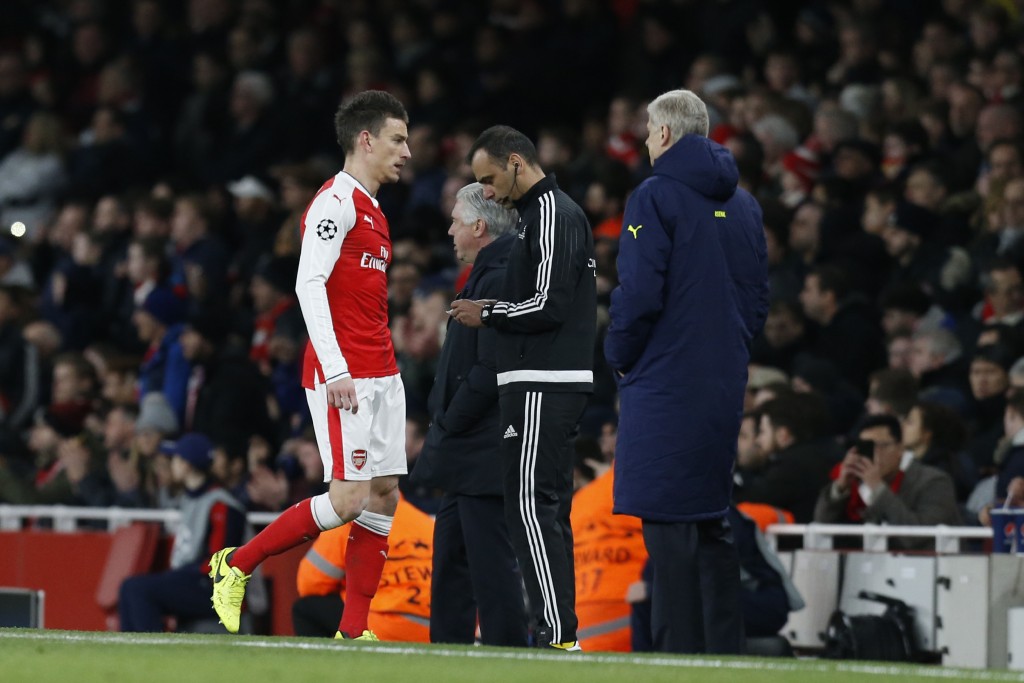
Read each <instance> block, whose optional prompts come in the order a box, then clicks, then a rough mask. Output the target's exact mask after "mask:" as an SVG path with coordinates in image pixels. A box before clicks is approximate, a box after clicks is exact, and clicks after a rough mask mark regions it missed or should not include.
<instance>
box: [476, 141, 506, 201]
mask: <svg viewBox="0 0 1024 683" xmlns="http://www.w3.org/2000/svg"><path fill="white" fill-rule="evenodd" d="M470 167H471V168H472V169H473V176H474V177H475V178H476V181H477V182H478V183H480V184H481V185H483V186H484V197H486V198H487V199H490V200H492V201H495V202H498V203H499V204H501V205H502V206H504V207H506V208H513V207H512V200H514V199H518V197H517V196H515V195H514V194H513V193H514V192H515V191H516V179H517V176H518V174H517V172H516V170H515V167H514V166H513V165H512V164H510V163H508V162H507V161H506V162H505V163H504V164H502V163H499V162H497V161H495V160H494V159H493V158H492V157H491V156H490V155H489V154H488V153H487V152H486V151H485V150H482V149H478V150H477V151H476V152H474V153H473V159H472V161H471V162H470Z"/></svg>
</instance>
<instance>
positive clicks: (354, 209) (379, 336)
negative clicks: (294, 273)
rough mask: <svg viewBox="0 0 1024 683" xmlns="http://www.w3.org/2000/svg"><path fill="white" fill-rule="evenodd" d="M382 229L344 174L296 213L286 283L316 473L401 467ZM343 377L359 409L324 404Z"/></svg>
mask: <svg viewBox="0 0 1024 683" xmlns="http://www.w3.org/2000/svg"><path fill="white" fill-rule="evenodd" d="M390 263H391V236H390V232H389V229H388V222H387V219H386V218H385V217H384V213H383V212H382V211H381V210H380V205H379V204H378V203H377V200H376V199H374V198H373V197H372V196H370V194H369V192H367V191H366V189H365V188H364V187H363V186H362V185H361V184H360V183H359V181H357V180H356V179H355V178H353V177H352V176H351V175H349V174H348V173H345V172H344V171H342V172H340V173H338V175H336V176H334V177H333V178H331V179H330V180H328V181H327V182H326V183H324V185H323V187H321V188H320V191H319V192H318V193H317V195H316V196H315V197H314V198H313V201H312V202H310V205H309V207H308V208H307V209H306V213H305V214H304V215H303V217H302V250H301V252H300V255H299V272H298V277H297V279H296V286H295V292H296V294H297V295H298V299H299V305H300V306H301V307H302V317H303V318H304V319H305V321H306V328H307V330H308V331H309V343H308V344H307V346H306V354H305V359H304V361H303V368H302V386H303V387H305V389H306V399H307V401H308V402H309V409H310V413H311V414H312V417H313V427H314V429H315V430H316V440H317V445H318V446H319V449H320V458H321V459H322V460H323V463H324V481H330V480H331V479H332V478H333V479H344V480H350V481H365V480H368V479H372V478H374V477H383V476H388V475H400V474H405V473H406V461H405V388H404V386H403V385H402V379H401V377H400V375H399V374H398V365H397V364H396V363H395V349H394V347H393V346H392V344H391V331H390V330H389V329H388V278H387V272H386V271H387V267H388V265H389V264H390ZM349 376H350V377H352V380H353V382H354V383H355V387H356V396H357V398H358V401H359V412H358V413H355V414H353V413H350V412H348V411H341V410H340V409H338V408H334V407H331V406H329V405H328V404H327V384H329V383H331V382H334V381H336V380H338V379H342V378H344V377H349Z"/></svg>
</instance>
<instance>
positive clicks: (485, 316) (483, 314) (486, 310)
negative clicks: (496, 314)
mask: <svg viewBox="0 0 1024 683" xmlns="http://www.w3.org/2000/svg"><path fill="white" fill-rule="evenodd" d="M491 308H492V306H484V307H482V308H481V309H480V322H482V323H483V324H484V325H490V324H491Z"/></svg>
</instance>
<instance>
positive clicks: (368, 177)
mask: <svg viewBox="0 0 1024 683" xmlns="http://www.w3.org/2000/svg"><path fill="white" fill-rule="evenodd" d="M408 121H409V117H408V114H407V113H406V111H405V108H404V107H403V106H402V104H401V103H400V102H399V101H398V100H397V99H395V98H394V97H393V96H391V95H389V94H388V93H385V92H381V91H373V90H372V91H366V92H362V93H360V94H358V95H356V96H355V97H353V98H352V99H351V100H349V101H347V102H345V103H343V104H342V106H341V108H340V109H339V110H338V114H337V117H336V119H335V127H336V129H337V133H338V143H339V144H340V145H341V147H342V149H344V151H345V166H344V168H343V169H342V171H341V172H340V173H338V175H336V176H334V177H333V178H331V179H330V180H328V181H327V182H326V183H324V185H323V187H321V188H320V191H319V192H318V193H317V195H316V196H315V197H314V198H313V201H312V202H311V203H310V205H309V207H308V208H307V209H306V213H305V214H304V215H303V217H302V249H301V252H300V256H299V272H298V277H297V282H296V285H295V291H296V294H297V295H298V299H299V304H300V306H301V308H302V316H303V318H304V319H305V321H306V327H307V329H308V330H309V342H310V343H309V345H308V346H307V347H306V356H305V362H304V364H303V371H302V384H303V386H304V387H305V388H306V398H307V399H308V401H309V407H310V412H311V413H312V416H313V425H314V427H315V430H316V439H317V445H318V446H319V448H320V457H321V458H322V459H323V461H324V481H330V482H331V483H330V488H329V490H328V492H327V493H324V494H322V495H319V496H314V497H312V498H307V499H306V500H304V501H302V502H300V503H297V504H296V505H294V506H292V507H291V508H289V509H288V510H285V511H284V512H283V513H282V514H281V516H280V517H278V518H277V519H276V520H275V521H274V522H273V523H272V524H271V525H270V526H268V527H267V528H265V529H264V530H263V531H261V532H260V533H259V534H258V535H257V536H256V537H255V538H253V539H252V540H251V541H249V542H248V543H246V544H245V545H243V546H241V547H239V548H224V549H223V550H220V551H218V552H217V553H215V554H214V555H213V558H212V559H211V560H210V566H211V570H210V576H211V578H213V581H214V583H213V606H214V609H215V610H216V611H217V614H218V616H219V617H220V619H221V622H222V623H223V624H224V626H225V628H227V630H228V631H230V632H232V633H236V632H237V631H238V620H239V616H240V612H241V607H242V599H243V597H244V595H245V585H246V583H247V582H248V580H249V577H250V575H251V574H252V572H253V571H254V570H255V569H256V567H257V566H258V565H259V564H260V563H261V562H262V561H263V560H265V559H266V558H267V557H269V556H270V555H276V554H278V553H282V552H284V551H285V550H288V549H289V548H292V547H294V546H296V545H298V544H300V543H302V542H304V541H308V540H311V539H313V538H316V537H317V536H319V535H320V532H322V531H327V530H328V529H334V528H335V527H339V526H341V525H342V524H345V523H347V522H350V521H354V522H355V523H354V524H353V525H352V532H351V536H350V537H349V542H348V549H347V551H346V555H345V566H346V568H347V572H348V586H349V589H348V595H347V599H346V601H345V611H344V613H343V614H342V617H341V623H340V624H339V626H338V635H337V637H339V638H356V639H363V640H377V637H376V636H375V635H374V634H373V633H372V632H371V631H369V630H368V629H367V624H366V619H367V613H368V612H369V608H370V600H371V599H372V598H373V595H374V593H376V590H377V584H378V583H379V582H380V576H381V571H382V569H383V567H384V561H385V560H386V559H387V552H388V534H389V533H390V531H391V522H392V519H393V518H394V514H395V508H396V506H397V505H398V477H399V476H400V475H402V474H405V472H406V462H405V388H404V387H403V385H402V380H401V377H400V376H399V374H398V366H397V364H396V363H395V351H394V348H393V347H392V345H391V334H390V332H389V330H388V300H387V293H388V287H387V285H388V283H387V274H386V270H387V267H388V265H389V264H390V263H391V237H390V234H389V231H388V222H387V219H386V218H385V217H384V214H383V213H382V212H381V209H380V205H379V204H378V202H377V200H376V199H375V196H376V194H377V190H378V189H379V188H380V186H381V185H382V184H384V183H394V182H397V181H398V178H399V174H400V173H401V171H402V166H404V165H405V162H406V161H408V160H409V157H410V152H409V145H408V142H407V141H408V137H409V134H408Z"/></svg>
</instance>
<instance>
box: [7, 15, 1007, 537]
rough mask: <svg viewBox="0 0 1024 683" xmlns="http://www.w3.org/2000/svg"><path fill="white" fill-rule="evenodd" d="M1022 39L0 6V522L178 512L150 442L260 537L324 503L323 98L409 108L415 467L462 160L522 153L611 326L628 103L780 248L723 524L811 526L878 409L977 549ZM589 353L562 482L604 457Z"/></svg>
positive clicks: (335, 163)
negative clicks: (783, 516)
mask: <svg viewBox="0 0 1024 683" xmlns="http://www.w3.org/2000/svg"><path fill="white" fill-rule="evenodd" d="M1021 19H1022V18H1021V16H1020V13H1019V8H1018V5H1017V4H1016V3H1013V2H1009V1H1008V0H1007V1H1000V0H992V1H988V2H983V1H968V0H942V1H941V2H934V3H932V2H923V1H914V0H895V1H885V0H845V1H843V0H833V1H827V0H821V1H813V2H812V1H808V2H798V1H791V2H775V1H773V2H768V1H767V0H716V1H714V2H694V1H690V0H677V1H675V2H667V1H666V2H653V1H642V0H614V1H610V0H609V1H603V0H562V2H558V3H549V2H540V1H539V0H490V1H488V2H470V1H468V0H467V1H462V2H460V1H458V0H377V1H376V2H366V1H362V0H345V1H338V0H289V1H287V2H272V1H271V0H190V1H189V2H185V3H178V2H162V1H161V0H64V1H58V0H52V1H48V2H47V1H38V2H36V1H33V2H30V1H28V0H23V1H15V2H12V3H5V7H4V21H3V22H2V25H0V228H2V233H3V234H2V235H0V502H19V503H32V502H60V503H69V504H79V505H126V506H137V505H142V506H159V505H169V504H171V502H170V501H171V496H170V489H169V473H168V471H167V463H166V462H165V461H164V460H163V459H162V457H161V455H160V449H159V444H160V441H161V440H162V439H165V438H168V437H173V436H176V435H178V434H181V433H187V432H201V433H204V434H206V435H207V436H209V437H210V438H211V440H212V441H213V443H214V444H215V445H216V446H217V454H218V455H217V458H216V459H215V462H214V469H215V472H216V473H217V476H218V477H220V478H221V479H222V480H223V481H224V483H225V484H226V485H227V486H229V487H230V488H231V489H232V490H234V491H235V492H236V493H238V495H239V496H240V497H241V498H242V499H243V500H244V502H246V504H247V505H249V506H250V508H252V509H265V510H278V509H281V508H282V507H283V506H286V505H288V503H289V502H290V501H293V500H297V499H299V498H303V497H306V496H307V495H308V494H309V493H310V492H311V491H315V490H317V489H318V487H319V486H321V484H320V478H321V472H320V469H319V468H320V464H319V459H318V458H317V457H316V456H317V453H316V445H315V439H313V438H312V435H311V433H310V430H309V420H308V414H307V408H306V405H305V397H304V395H303V393H302V390H301V389H300V387H299V383H298V371H299V367H300V365H301V354H302V349H303V346H304V344H305V329H304V326H303V323H302V320H301V316H300V315H299V313H298V310H297V307H296V303H295V299H294V295H293V291H292V290H293V288H294V277H295V269H296V264H297V251H298V244H299V224H300V219H301V215H302V212H303V211H304V209H305V206H306V204H307V203H308V201H309V200H310V199H311V197H312V196H313V195H314V194H315V192H316V190H317V189H318V187H319V186H320V184H321V183H322V182H323V181H324V180H326V179H327V178H329V177H330V176H332V175H334V174H335V173H336V172H337V171H338V169H339V168H340V167H341V161H342V159H341V156H340V150H339V149H338V147H337V144H336V142H335V140H334V139H333V113H334V111H335V110H336V108H337V105H338V103H339V101H341V100H342V99H343V98H344V97H346V96H347V95H350V94H352V93H355V92H359V91H361V90H364V89H367V88H380V89H386V90H389V91H391V92H392V93H394V94H395V95H396V96H398V97H399V99H400V100H402V101H403V102H404V103H405V105H406V106H407V108H408V109H409V112H410V125H409V134H410V138H409V145H410V148H411V151H412V158H411V161H410V163H409V164H408V165H407V166H406V167H405V169H404V171H403V177H402V181H401V182H400V183H398V184H395V185H393V186H386V187H384V188H382V190H381V192H380V195H379V199H380V201H381V203H382V205H383V208H384V211H385V213H386V215H387V216H388V218H389V222H390V225H391V229H392V238H393V242H394V249H393V257H394V258H393V263H392V265H391V267H390V269H389V273H388V276H389V281H390V314H391V325H392V331H393V337H394V341H395V348H396V352H397V353H398V357H399V365H400V368H401V371H402V375H403V379H404V381H405V386H406V391H407V396H408V402H409V420H408V430H407V431H408V434H409V438H408V446H407V450H408V453H409V457H410V459H413V458H414V457H415V455H416V452H417V451H418V448H419V446H418V444H420V443H422V438H423V434H424V432H425V429H426V424H427V418H426V415H425V412H426V411H425V400H426V396H427V393H428V392H429V389H430V386H431V383H432V380H433V376H434V370H435V363H436V359H437V356H438V352H439V350H440V347H441V343H442V341H443V335H444V331H445V324H446V322H447V316H446V315H445V309H446V308H447V305H448V303H449V302H450V301H451V299H452V297H453V296H454V295H455V294H456V293H457V292H458V291H459V290H460V288H461V285H462V283H463V282H464V279H465V276H466V273H465V272H463V271H460V268H459V266H458V264H457V262H456V260H455V259H454V257H453V253H452V248H451V244H450V240H449V238H448V237H447V236H446V234H445V232H446V229H447V226H448V222H449V215H450V212H451V209H452V205H453V203H454V194H455V192H456V191H457V190H458V189H459V188H460V187H462V186H463V185H465V184H466V183H467V182H469V181H471V180H472V178H471V177H470V174H469V171H468V168H467V165H466V159H465V152H466V150H467V149H468V148H469V145H470V144H471V143H472V141H473V140H474V139H475V137H476V134H477V133H478V132H479V131H480V130H482V129H483V128H485V127H487V126H488V125H491V124H495V123H505V124H509V125H513V126H516V127H518V128H520V129H522V130H524V131H525V132H527V133H528V134H529V135H530V136H531V137H532V138H533V139H534V140H535V141H536V142H537V146H538V150H539V154H540V159H541V164H542V166H543V167H544V169H545V170H546V171H548V172H553V173H555V174H556V176H557V178H558V182H559V184H560V186H561V187H562V188H563V189H565V190H566V191H567V192H569V193H570V194H571V195H572V196H573V197H574V198H575V199H576V200H577V201H578V202H579V203H580V204H581V205H582V206H583V207H584V208H585V210H586V211H587V213H588V217H589V218H590V220H591V224H592V227H593V228H594V232H595V238H596V247H595V250H596V255H597V262H598V282H599V298H600V305H601V307H602V310H604V311H605V313H604V314H603V315H599V324H601V325H602V326H603V325H606V323H607V315H606V307H607V303H608V294H609V292H610V291H611V289H612V288H613V287H614V285H615V284H616V274H615V255H616V251H617V244H618V238H619V234H620V232H621V230H622V224H621V218H622V210H623V207H624V203H625V200H626V198H627V196H628V194H629V192H630V190H631V189H632V188H633V187H635V185H636V184H637V183H638V182H640V181H641V180H642V179H643V178H644V177H645V176H646V175H647V174H648V173H649V171H650V167H649V164H648V162H647V158H646V154H645V152H644V146H643V142H644V138H645V137H646V129H645V125H646V104H647V102H648V101H649V100H650V99H651V98H653V97H654V96H656V95H658V94H660V93H661V92H664V91H666V90H669V89H672V88H680V87H685V88H688V89H691V90H694V91H695V92H697V93H699V94H700V95H701V96H702V97H703V98H704V99H705V101H706V102H707V103H708V105H709V110H710V114H711V124H712V131H711V137H712V138H713V139H714V140H716V141H718V142H720V143H722V144H724V145H726V146H727V147H728V148H729V149H730V150H731V151H732V152H733V154H734V155H735V157H736V160H737V164H738V167H739V170H740V174H741V185H742V186H743V187H745V188H746V189H748V190H749V191H751V192H752V193H753V194H754V195H755V196H756V197H757V198H758V200H759V201H760V203H761V205H762V207H763V211H764V225H765V230H766V234H767V237H768V245H769V260H770V266H771V284H772V307H771V312H770V314H769V316H768V320H767V324H766V327H765V331H764V333H763V334H762V335H761V336H760V337H759V338H758V339H757V340H756V341H755V343H754V347H753V362H754V368H753V369H752V372H751V382H750V391H749V398H750V400H749V402H748V405H747V406H746V408H747V409H748V410H749V411H750V418H751V419H750V421H749V422H748V423H747V424H748V427H749V429H747V430H745V433H746V436H747V437H748V438H747V440H746V441H745V442H744V440H743V437H741V444H740V457H741V460H740V464H739V468H738V472H739V474H740V476H739V478H738V481H739V485H738V486H737V492H738V496H739V497H740V498H742V499H744V500H751V501H755V502H762V503H766V504H770V505H775V506H777V507H780V508H784V509H785V510H787V511H789V512H791V513H792V514H793V515H795V517H796V519H797V520H798V521H807V520H809V519H812V518H813V517H814V510H815V506H816V502H817V501H818V500H819V496H820V495H824V494H825V493H828V491H829V490H832V489H830V487H833V488H834V490H835V491H838V490H839V489H840V488H842V487H835V485H834V481H839V479H841V478H843V477H846V476H847V475H849V473H850V472H851V471H853V470H856V471H861V470H860V469H858V468H859V467H860V465H856V464H855V465H853V466H852V468H853V469H852V470H850V468H846V469H843V468H844V465H843V463H844V462H846V457H845V456H844V454H847V455H848V454H849V448H848V444H847V443H846V438H847V437H849V436H851V435H852V436H857V435H858V434H860V433H861V432H862V431H863V430H861V428H860V427H861V424H862V422H863V420H864V418H865V416H867V415H877V414H889V415H893V416H895V417H896V418H897V423H896V426H897V427H899V428H900V429H899V433H898V434H896V433H890V432H884V430H882V429H881V427H880V428H879V429H876V432H877V433H878V434H883V432H884V433H890V436H892V438H893V439H895V438H896V437H898V438H899V441H900V442H901V446H900V448H901V449H902V450H900V452H901V453H902V452H906V453H912V454H913V460H914V461H915V462H920V463H921V464H923V465H927V466H928V467H934V468H938V469H940V470H943V471H944V472H945V473H946V475H947V476H948V477H949V478H950V479H951V481H952V484H951V487H950V490H951V491H954V492H955V497H956V502H957V503H958V505H959V510H958V512H959V514H960V515H961V517H960V519H962V520H963V521H967V522H976V521H977V514H978V512H979V511H982V512H983V507H984V505H986V504H992V503H993V502H996V501H999V500H1001V499H1002V498H1004V497H1005V496H1006V495H1007V489H1008V488H1009V489H1010V490H1011V493H1012V492H1013V491H1015V490H1017V487H1016V486H1011V484H1012V477H1008V476H1007V474H1006V463H1016V458H1015V457H1014V456H1015V454H1016V449H1018V448H1019V447H1020V444H1021V442H1024V435H1022V434H1021V433H1019V432H1017V431H1016V430H1015V426H1017V425H1018V422H1016V421H1013V420H1010V419H1006V420H1004V417H1005V416H1006V415H1009V414H1010V413H1012V412H1013V410H1016V409H1015V408H1013V407H1012V406H1011V408H1010V409H1009V411H1008V409H1007V396H1008V394H1009V395H1011V396H1012V394H1013V391H1014V389H1015V388H1016V387H1019V386H1024V363H1022V362H1021V359H1022V358H1024V277H1022V272H1024V239H1022V238H1024V89H1022V86H1024V30H1022V22H1021ZM599 337H600V335H599ZM601 346H602V344H601V342H600V340H599V343H598V349H597V356H598V361H597V367H596V368H595V370H596V373H595V380H596V381H595V384H596V392H595V394H594V396H593V398H592V400H591V405H590V408H589V409H588V411H587V413H586V415H585V418H584V421H583V425H582V438H581V441H580V447H579V452H580V453H581V462H583V459H584V456H586V457H591V456H592V455H593V454H595V453H600V452H601V451H602V449H601V448H600V446H599V443H600V441H601V440H602V438H604V439H607V438H608V433H609V431H611V432H612V433H613V432H614V424H615V401H616V389H615V382H614V378H613V373H611V372H610V370H608V368H607V367H606V366H605V364H604V361H603V360H602V359H601V352H600V350H601ZM1011 403H1012V402H1011ZM876 426H877V425H876ZM890 426H891V425H888V423H886V424H885V425H882V427H884V429H889V428H890ZM879 438H880V439H881V441H880V443H884V442H885V441H886V438H887V437H884V434H883V436H880V437H879ZM605 450H607V449H605ZM899 460H900V459H899V458H895V460H893V462H895V463H897V464H896V465H893V467H895V468H896V470H893V472H890V473H888V474H887V475H886V476H885V477H883V479H884V480H885V482H887V486H888V487H890V488H893V489H894V490H895V491H896V492H898V488H899V484H898V483H897V484H894V483H893V481H892V480H893V478H894V477H895V478H897V479H900V477H896V475H895V472H896V471H897V470H898V471H899V472H903V471H904V470H906V467H907V465H906V464H904V463H902V462H899ZM584 467H585V465H584ZM881 467H882V465H881V464H879V465H878V466H877V468H881ZM877 468H876V469H877ZM841 470H842V472H841ZM1000 473H1002V475H1003V476H1000V477H998V478H989V477H992V476H993V475H999V474H1000ZM1022 473H1024V472H1022ZM875 474H878V472H874V473H873V474H872V475H871V477H874V475H875ZM986 478H989V479H986ZM983 481H988V482H989V484H988V488H985V486H982V487H981V488H980V489H979V482H983ZM995 482H998V483H995ZM847 488H850V487H847ZM852 488H853V489H857V490H859V487H857V486H854V487H852ZM843 490H844V491H845V490H846V489H843ZM1022 490H1024V488H1022ZM406 493H407V494H408V495H410V496H412V497H413V498H416V499H423V500H426V501H427V502H426V504H428V505H429V498H430V496H431V493H430V492H425V491H407V492H406ZM972 494H973V496H972ZM851 495H852V494H851ZM877 497H878V496H873V495H871V493H868V495H867V497H866V499H863V500H861V501H860V503H859V504H866V503H869V501H870V500H871V499H873V498H877ZM882 498H883V499H884V498H886V496H882ZM969 499H971V503H970V504H968V501H969ZM837 500H838V499H837ZM890 503H891V501H890ZM819 507H820V506H819ZM833 507H834V506H833ZM853 507H854V506H853V505H851V506H849V509H850V510H853ZM870 507H871V505H870V504H868V508H869V511H870ZM858 515H860V513H858ZM866 516H867V517H869V518H870V514H868V515H866ZM855 519H856V518H853V517H851V518H850V521H855ZM883 521H884V520H883Z"/></svg>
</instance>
